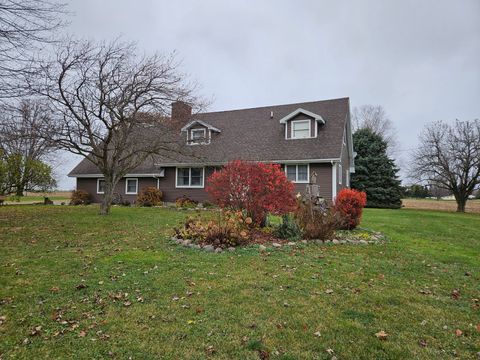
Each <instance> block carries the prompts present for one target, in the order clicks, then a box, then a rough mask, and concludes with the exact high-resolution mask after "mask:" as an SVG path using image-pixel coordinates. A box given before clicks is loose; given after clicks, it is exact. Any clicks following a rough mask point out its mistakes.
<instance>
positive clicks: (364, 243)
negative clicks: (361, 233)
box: [358, 240, 368, 245]
mask: <svg viewBox="0 0 480 360" xmlns="http://www.w3.org/2000/svg"><path fill="white" fill-rule="evenodd" d="M358 243H359V244H362V245H367V244H368V242H367V241H365V240H360V241H359V242H358Z"/></svg>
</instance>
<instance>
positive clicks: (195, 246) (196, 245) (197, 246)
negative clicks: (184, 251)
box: [193, 244, 202, 249]
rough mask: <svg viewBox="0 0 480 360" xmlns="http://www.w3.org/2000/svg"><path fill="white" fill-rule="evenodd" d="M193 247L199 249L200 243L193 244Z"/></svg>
mask: <svg viewBox="0 0 480 360" xmlns="http://www.w3.org/2000/svg"><path fill="white" fill-rule="evenodd" d="M193 248H194V249H201V248H202V247H201V246H200V245H198V244H195V245H193Z"/></svg>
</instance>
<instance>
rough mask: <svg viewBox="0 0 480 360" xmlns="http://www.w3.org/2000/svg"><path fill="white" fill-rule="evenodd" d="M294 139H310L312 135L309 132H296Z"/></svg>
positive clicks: (294, 132)
mask: <svg viewBox="0 0 480 360" xmlns="http://www.w3.org/2000/svg"><path fill="white" fill-rule="evenodd" d="M293 137H294V138H295V139H305V138H308V137H310V134H309V131H308V130H294V131H293Z"/></svg>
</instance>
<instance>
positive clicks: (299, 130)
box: [291, 120, 312, 139]
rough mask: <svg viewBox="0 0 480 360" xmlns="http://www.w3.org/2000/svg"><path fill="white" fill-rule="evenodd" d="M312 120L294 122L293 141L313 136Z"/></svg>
mask: <svg viewBox="0 0 480 360" xmlns="http://www.w3.org/2000/svg"><path fill="white" fill-rule="evenodd" d="M311 124H312V122H311V121H310V120H294V121H292V136H291V138H292V139H307V138H309V137H311V136H310V134H311Z"/></svg>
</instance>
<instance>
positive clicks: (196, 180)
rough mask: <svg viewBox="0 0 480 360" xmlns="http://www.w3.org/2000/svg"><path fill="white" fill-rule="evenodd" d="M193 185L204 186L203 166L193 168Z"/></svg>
mask: <svg viewBox="0 0 480 360" xmlns="http://www.w3.org/2000/svg"><path fill="white" fill-rule="evenodd" d="M191 185H192V186H202V185H203V169H202V168H192V181H191Z"/></svg>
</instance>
